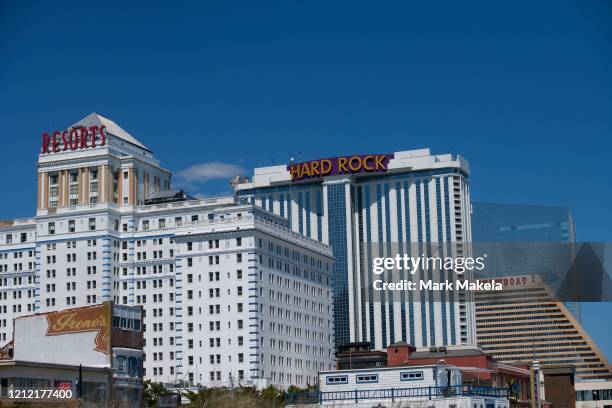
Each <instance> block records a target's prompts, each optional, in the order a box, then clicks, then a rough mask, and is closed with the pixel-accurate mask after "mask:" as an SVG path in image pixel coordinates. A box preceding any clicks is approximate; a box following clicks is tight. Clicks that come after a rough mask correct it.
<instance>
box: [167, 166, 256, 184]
mask: <svg viewBox="0 0 612 408" xmlns="http://www.w3.org/2000/svg"><path fill="white" fill-rule="evenodd" d="M242 174H244V169H243V168H242V167H240V166H237V165H235V164H228V163H220V162H209V163H200V164H194V165H193V166H190V167H188V168H186V169H184V170H181V171H179V172H178V173H176V176H177V178H178V179H180V180H181V181H184V182H185V183H186V184H196V183H204V182H207V181H210V180H218V179H225V180H227V181H228V182H229V180H230V179H231V178H232V177H234V176H238V175H242Z"/></svg>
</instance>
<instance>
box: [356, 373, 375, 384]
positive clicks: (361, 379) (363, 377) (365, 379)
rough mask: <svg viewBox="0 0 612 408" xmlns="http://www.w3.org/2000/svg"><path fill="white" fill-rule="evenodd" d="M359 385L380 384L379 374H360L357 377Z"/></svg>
mask: <svg viewBox="0 0 612 408" xmlns="http://www.w3.org/2000/svg"><path fill="white" fill-rule="evenodd" d="M355 381H356V382H357V384H363V383H376V382H378V374H360V375H358V376H357V377H355Z"/></svg>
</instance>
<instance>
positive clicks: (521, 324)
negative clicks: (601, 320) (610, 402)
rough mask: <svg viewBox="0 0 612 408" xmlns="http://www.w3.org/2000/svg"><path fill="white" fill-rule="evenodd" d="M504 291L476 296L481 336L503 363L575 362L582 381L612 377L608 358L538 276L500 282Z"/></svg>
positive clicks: (480, 341)
mask: <svg viewBox="0 0 612 408" xmlns="http://www.w3.org/2000/svg"><path fill="white" fill-rule="evenodd" d="M495 280H496V281H501V282H502V283H503V289H502V290H501V291H499V292H484V291H483V292H476V293H475V302H476V335H477V341H478V345H479V346H480V347H481V348H482V350H483V351H484V352H486V353H488V354H491V355H492V356H493V357H495V359H496V360H498V361H499V362H502V363H508V364H514V363H526V362H530V361H533V360H537V361H539V362H540V363H541V364H542V365H543V366H547V365H560V364H562V365H563V364H570V365H573V366H574V367H575V370H576V371H575V372H576V377H577V378H580V379H584V380H586V379H612V370H611V369H610V364H609V363H608V360H607V358H606V357H605V355H604V354H603V353H602V352H601V350H600V349H599V348H598V347H597V345H596V344H595V343H594V342H593V340H592V339H591V338H590V337H589V335H588V334H587V333H586V331H585V330H584V329H583V328H582V326H581V325H580V323H578V322H577V321H576V319H575V318H574V316H573V315H572V313H571V312H570V311H569V310H568V309H567V308H566V307H565V305H564V304H563V303H562V302H560V301H558V300H557V299H556V298H555V296H554V294H553V293H552V291H551V290H550V288H549V287H548V286H547V285H545V284H544V283H543V282H542V281H541V279H539V278H538V277H537V276H512V277H502V278H496V279H495Z"/></svg>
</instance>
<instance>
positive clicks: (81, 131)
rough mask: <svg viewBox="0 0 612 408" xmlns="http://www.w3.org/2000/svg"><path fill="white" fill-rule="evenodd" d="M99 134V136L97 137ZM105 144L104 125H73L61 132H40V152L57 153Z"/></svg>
mask: <svg viewBox="0 0 612 408" xmlns="http://www.w3.org/2000/svg"><path fill="white" fill-rule="evenodd" d="M98 136H99V137H98ZM96 141H99V142H100V144H99V145H98V146H105V145H106V126H104V125H102V126H90V127H89V128H86V127H84V126H82V127H73V128H71V129H66V130H64V131H62V132H60V131H59V130H56V131H55V132H52V133H51V134H49V133H45V132H43V134H42V154H45V153H59V152H65V151H66V150H68V149H70V150H77V149H87V148H94V147H96V146H97V145H96Z"/></svg>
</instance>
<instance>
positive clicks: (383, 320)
mask: <svg viewBox="0 0 612 408" xmlns="http://www.w3.org/2000/svg"><path fill="white" fill-rule="evenodd" d="M376 203H377V206H376V207H377V210H378V214H377V217H376V218H377V219H378V254H377V255H378V256H379V257H381V258H382V257H383V255H384V254H383V241H384V237H383V230H382V224H383V217H382V213H383V212H382V188H381V186H380V184H376ZM380 277H381V278H382V280H383V281H386V279H385V278H386V277H385V275H384V274H382V275H381V276H380ZM386 306H387V304H386V296H385V291H384V290H381V291H380V318H381V322H380V324H381V333H382V348H386V347H387V319H386V316H387V307H386Z"/></svg>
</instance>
